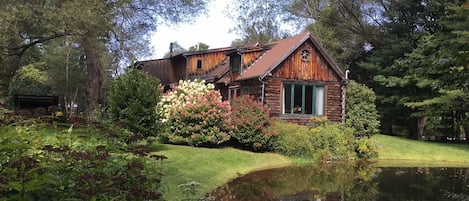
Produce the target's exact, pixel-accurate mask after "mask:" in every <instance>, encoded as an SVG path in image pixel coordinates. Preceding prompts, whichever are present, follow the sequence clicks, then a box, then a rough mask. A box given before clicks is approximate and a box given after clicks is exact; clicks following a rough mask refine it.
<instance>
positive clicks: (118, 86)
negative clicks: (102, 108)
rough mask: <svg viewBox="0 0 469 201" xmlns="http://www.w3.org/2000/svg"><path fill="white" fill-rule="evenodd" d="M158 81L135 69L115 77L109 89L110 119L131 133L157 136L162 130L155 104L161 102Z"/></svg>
mask: <svg viewBox="0 0 469 201" xmlns="http://www.w3.org/2000/svg"><path fill="white" fill-rule="evenodd" d="M160 88H161V86H160V83H159V80H158V79H156V78H154V77H152V76H150V75H148V74H146V73H144V72H143V71H140V70H137V69H130V70H129V71H128V72H127V73H126V74H124V75H121V76H119V77H117V78H116V79H115V80H114V81H113V82H112V85H111V89H110V90H109V96H108V103H109V110H108V112H109V117H110V119H111V121H112V122H114V123H119V124H121V125H124V127H125V128H128V129H129V130H130V131H132V132H135V133H139V134H142V135H144V136H145V137H148V136H156V134H157V133H158V132H159V131H160V130H161V124H160V123H159V115H158V113H157V111H156V105H157V104H158V102H159V101H160V99H161V89H160Z"/></svg>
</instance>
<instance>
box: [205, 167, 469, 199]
mask: <svg viewBox="0 0 469 201" xmlns="http://www.w3.org/2000/svg"><path fill="white" fill-rule="evenodd" d="M209 196H210V197H212V198H213V199H214V200H217V201H218V200H219V201H234V200H236V201H243V200H249V201H257V200H259V201H270V200H276V201H277V200H278V201H297V200H298V201H299V200H301V201H306V200H312V201H339V200H340V201H352V200H354V201H355V200H356V201H368V200H379V201H394V200H398V201H406V200H409V201H410V200H412V201H469V168H442V167H439V168H428V167H412V168H402V167H374V166H373V165H370V164H358V165H357V164H349V163H333V164H323V165H314V166H293V167H284V168H277V169H271V170H262V171H258V172H253V173H250V174H248V175H244V176H242V177H239V178H237V179H234V180H233V181H231V182H230V183H228V184H226V185H224V186H221V187H219V188H218V189H217V190H215V191H214V192H212V193H210V194H209Z"/></svg>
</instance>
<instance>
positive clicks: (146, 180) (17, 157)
mask: <svg viewBox="0 0 469 201" xmlns="http://www.w3.org/2000/svg"><path fill="white" fill-rule="evenodd" d="M21 124H24V125H14V126H13V125H12V126H6V127H2V128H0V132H1V133H2V135H1V136H0V145H1V146H0V153H1V154H0V161H1V164H2V166H1V167H2V171H0V178H1V182H0V200H158V199H160V198H161V197H162V195H161V191H160V187H161V186H160V181H161V174H159V173H160V171H158V167H159V166H158V164H160V163H161V161H162V160H164V159H165V157H164V156H158V155H152V156H146V155H145V156H143V155H142V154H132V153H133V152H130V153H129V152H123V150H124V149H122V148H123V147H122V146H121V144H114V143H113V142H116V141H115V140H114V137H112V136H108V135H102V133H101V132H100V131H99V129H98V128H93V129H91V130H89V131H88V130H87V129H84V128H74V127H73V126H70V125H65V129H66V130H64V131H61V130H59V129H58V128H57V126H58V125H56V124H53V125H46V124H35V123H34V122H33V121H28V122H21ZM62 126H64V125H62ZM90 126H91V125H90ZM50 127H55V128H53V129H51V128H50ZM67 127H69V128H68V129H67ZM157 166H158V167H157ZM152 170H153V171H152Z"/></svg>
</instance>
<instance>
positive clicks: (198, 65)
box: [197, 59, 202, 70]
mask: <svg viewBox="0 0 469 201" xmlns="http://www.w3.org/2000/svg"><path fill="white" fill-rule="evenodd" d="M197 70H202V59H197Z"/></svg>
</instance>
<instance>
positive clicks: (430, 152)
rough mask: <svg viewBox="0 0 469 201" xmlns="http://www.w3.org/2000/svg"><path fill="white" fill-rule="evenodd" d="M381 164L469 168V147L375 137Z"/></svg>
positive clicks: (390, 137)
mask: <svg viewBox="0 0 469 201" xmlns="http://www.w3.org/2000/svg"><path fill="white" fill-rule="evenodd" d="M372 139H374V140H376V141H377V142H378V147H379V148H378V151H379V164H381V165H384V166H403V165H409V166H422V165H423V166H465V167H469V145H466V144H448V143H437V142H428V141H417V140H411V139H405V138H399V137H393V136H388V135H375V136H373V137H372Z"/></svg>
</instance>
